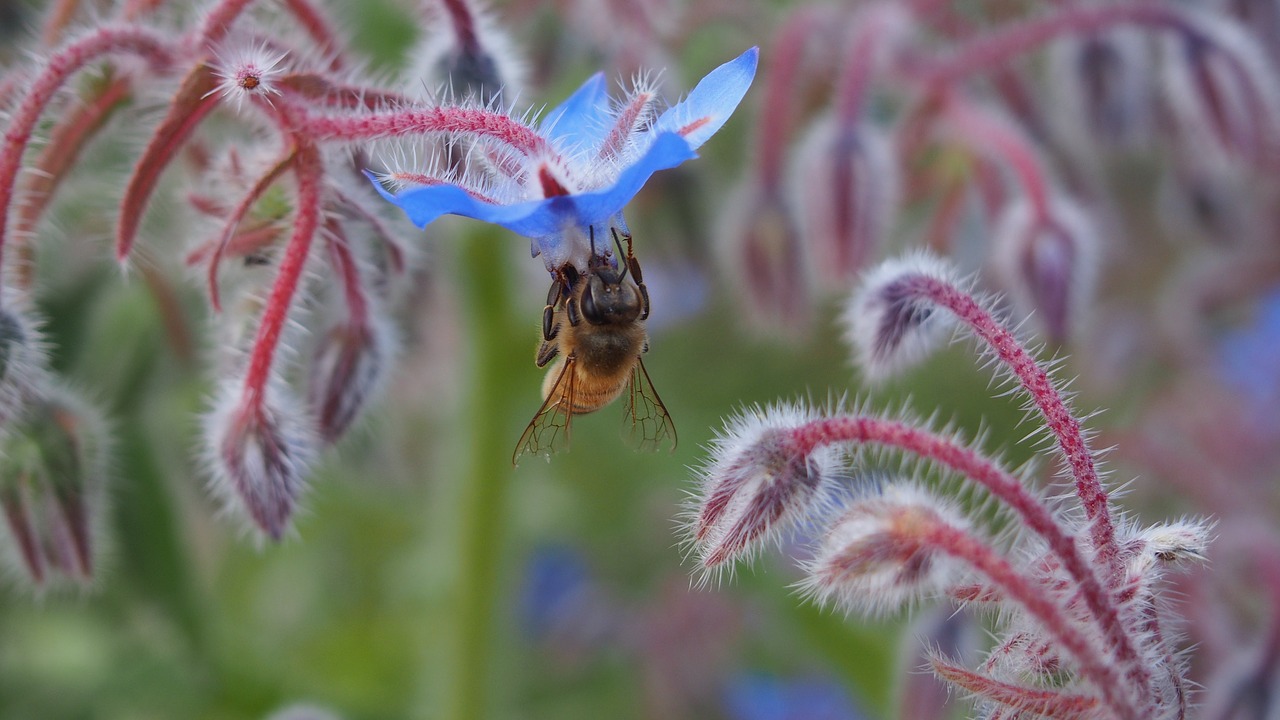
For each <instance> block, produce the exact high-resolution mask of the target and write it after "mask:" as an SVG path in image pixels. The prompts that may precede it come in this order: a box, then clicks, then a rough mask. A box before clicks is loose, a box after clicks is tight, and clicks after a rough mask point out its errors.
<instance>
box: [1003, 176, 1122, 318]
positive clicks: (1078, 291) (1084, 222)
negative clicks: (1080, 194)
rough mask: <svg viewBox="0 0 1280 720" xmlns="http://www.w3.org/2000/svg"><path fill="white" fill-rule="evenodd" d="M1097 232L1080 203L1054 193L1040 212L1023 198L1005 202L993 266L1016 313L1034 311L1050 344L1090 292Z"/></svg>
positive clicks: (1095, 271) (1078, 312) (1095, 270)
mask: <svg viewBox="0 0 1280 720" xmlns="http://www.w3.org/2000/svg"><path fill="white" fill-rule="evenodd" d="M1098 244H1099V243H1098V233H1097V230H1096V227H1095V225H1094V223H1093V221H1092V220H1091V219H1090V218H1089V215H1088V214H1087V213H1086V212H1085V211H1084V209H1083V208H1082V207H1080V206H1079V205H1077V204H1076V203H1075V202H1073V201H1072V200H1071V199H1070V198H1067V197H1065V196H1062V195H1055V196H1054V197H1053V199H1052V200H1051V202H1050V203H1049V205H1048V207H1047V208H1046V209H1045V212H1044V213H1043V214H1041V213H1037V212H1036V210H1035V208H1034V206H1033V205H1032V204H1031V203H1030V202H1028V201H1026V200H1017V201H1014V202H1011V203H1009V204H1008V205H1007V206H1005V209H1004V211H1003V212H1002V213H1001V215H1000V218H999V219H998V220H997V222H996V229H995V237H994V239H993V241H992V256H993V264H994V265H995V269H996V271H997V273H999V275H1000V278H1001V280H1002V281H1003V282H1004V284H1005V286H1006V287H1007V288H1008V289H1009V294H1010V296H1011V297H1012V298H1013V301H1014V303H1016V304H1017V306H1018V311H1019V314H1020V315H1034V316H1035V317H1036V318H1038V319H1039V321H1040V324H1041V325H1042V326H1043V329H1044V332H1045V334H1046V335H1047V336H1048V337H1049V339H1050V340H1053V341H1054V342H1063V341H1065V340H1066V339H1067V338H1068V337H1069V336H1070V331H1071V328H1072V326H1073V325H1074V324H1075V323H1077V322H1078V320H1079V318H1080V317H1081V315H1082V314H1083V313H1084V311H1085V309H1086V307H1087V305H1088V302H1089V300H1090V299H1091V298H1092V296H1093V290H1094V286H1095V285H1096V284H1097V276H1098V263H1099V259H1098Z"/></svg>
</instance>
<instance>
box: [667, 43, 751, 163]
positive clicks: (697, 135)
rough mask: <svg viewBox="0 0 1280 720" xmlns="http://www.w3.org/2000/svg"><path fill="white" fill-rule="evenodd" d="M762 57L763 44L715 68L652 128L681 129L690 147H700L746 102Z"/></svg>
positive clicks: (678, 131) (668, 130)
mask: <svg viewBox="0 0 1280 720" xmlns="http://www.w3.org/2000/svg"><path fill="white" fill-rule="evenodd" d="M759 59H760V48H754V47H753V48H751V49H750V50H748V51H746V52H744V53H742V54H741V55H739V56H738V57H737V59H735V60H730V61H729V62H727V63H725V64H723V65H721V66H720V67H718V68H716V69H715V70H712V71H711V72H710V73H708V74H707V76H706V77H704V78H702V80H701V81H700V82H699V83H698V85H697V87H695V88H694V89H693V92H691V93H689V97H687V98H685V100H684V102H681V103H678V104H676V105H674V106H673V107H671V108H670V109H668V110H667V111H666V112H664V113H662V115H660V116H659V117H658V119H657V121H655V122H654V124H653V130H652V132H655V133H660V132H674V133H680V134H681V135H683V136H684V139H685V140H687V141H688V143H689V146H690V147H692V148H693V149H695V150H696V149H698V147H699V146H701V145H702V143H704V142H706V141H707V139H708V138H710V137H711V136H712V135H714V134H715V133H716V131H717V130H719V129H720V128H721V127H722V126H723V125H724V123H725V121H726V120H728V119H729V116H730V115H732V114H733V111H734V109H736V108H737V107H738V103H740V102H742V98H743V96H744V95H746V94H747V89H748V88H750V87H751V81H752V80H754V79H755V76H756V65H757V63H758V62H759ZM690 128H691V129H690ZM682 130H684V132H681V131H682Z"/></svg>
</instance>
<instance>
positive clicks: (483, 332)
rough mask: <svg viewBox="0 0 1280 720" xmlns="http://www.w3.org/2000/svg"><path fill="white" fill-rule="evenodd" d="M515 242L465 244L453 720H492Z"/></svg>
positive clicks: (514, 339) (519, 339)
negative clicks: (465, 403)
mask: <svg viewBox="0 0 1280 720" xmlns="http://www.w3.org/2000/svg"><path fill="white" fill-rule="evenodd" d="M508 241H510V238H504V237H497V233H496V232H484V233H483V234H481V235H480V236H479V237H470V238H466V240H465V241H464V242H463V245H462V248H461V250H460V252H459V253H458V259H459V261H460V262H459V264H458V268H457V272H458V284H459V293H460V295H461V298H462V304H463V312H464V313H465V314H466V316H467V319H468V320H469V322H468V323H467V327H468V328H469V329H470V332H471V353H470V356H469V357H468V358H467V361H466V365H467V367H468V368H469V369H470V371H471V379H470V383H471V387H470V393H469V395H468V397H469V399H470V402H469V405H470V411H471V416H470V422H469V428H468V431H469V432H468V435H469V438H470V442H469V444H468V445H467V446H466V447H467V452H468V454H469V457H468V461H467V466H466V467H467V469H466V470H465V471H464V472H463V473H462V477H463V478H464V479H463V481H462V482H463V484H462V486H461V488H459V493H458V503H459V505H458V510H459V513H458V522H459V527H458V536H457V545H456V547H457V552H458V555H457V557H458V563H459V565H458V576H457V587H456V593H455V595H454V599H455V603H456V604H455V605H454V607H452V608H451V612H450V613H449V617H450V618H452V619H453V620H454V625H453V629H452V632H454V633H455V635H454V637H453V638H452V644H451V645H450V647H449V648H448V651H449V653H450V657H451V659H452V662H451V663H450V664H451V665H452V667H451V671H452V673H453V677H452V684H451V687H449V688H448V689H447V697H446V702H445V705H444V709H445V712H444V714H443V717H444V718H445V719H446V720H478V719H479V718H483V717H485V716H486V708H485V697H486V695H487V694H488V691H489V690H490V689H491V688H492V685H491V684H490V683H489V673H490V670H491V668H492V666H493V654H494V653H493V649H494V634H495V633H494V628H495V624H496V623H495V620H496V618H495V609H496V606H497V598H498V594H499V589H500V580H501V577H500V573H499V569H500V561H501V558H502V550H503V547H504V541H505V538H506V533H505V529H506V527H507V526H508V525H509V523H508V520H507V512H508V507H507V488H508V483H509V482H510V479H511V475H512V471H511V461H510V459H509V458H510V457H511V444H512V443H514V442H515V438H513V437H508V436H507V432H506V430H507V428H508V427H509V425H510V423H508V422H507V419H508V418H509V417H510V416H511V413H512V412H514V411H515V408H514V407H513V405H512V402H513V401H512V400H511V399H510V395H511V393H510V392H509V388H508V387H507V386H508V384H509V383H510V378H511V377H512V376H513V370H514V369H515V368H516V367H517V366H518V358H523V357H525V354H524V353H522V352H513V350H515V349H518V348H520V346H521V344H522V343H523V341H525V340H526V337H525V335H524V334H523V333H522V332H521V331H520V329H519V328H516V327H513V323H512V322H511V318H510V317H509V312H508V307H509V300H510V283H511V275H510V268H509V266H508V265H509V263H508V259H509V258H508V255H509V254H508V253H507V252H506V250H507V249H508V248H506V247H503V246H501V245H499V243H505V242H508Z"/></svg>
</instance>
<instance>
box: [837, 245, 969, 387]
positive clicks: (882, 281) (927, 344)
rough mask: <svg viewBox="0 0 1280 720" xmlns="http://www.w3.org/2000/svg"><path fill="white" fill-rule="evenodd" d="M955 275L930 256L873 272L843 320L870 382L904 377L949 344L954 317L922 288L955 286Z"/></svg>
mask: <svg viewBox="0 0 1280 720" xmlns="http://www.w3.org/2000/svg"><path fill="white" fill-rule="evenodd" d="M953 275H954V273H953V272H952V270H951V267H950V265H948V264H947V263H946V262H944V261H942V260H940V259H938V258H936V257H934V256H932V255H928V254H925V253H916V254H913V255H908V256H905V257H902V258H894V259H891V260H886V261H885V262H882V263H880V265H878V266H876V267H875V268H874V269H872V270H870V271H868V272H867V274H866V276H865V277H864V278H863V280H862V284H861V286H860V287H859V289H858V290H857V291H855V292H854V294H853V296H852V297H850V298H849V301H848V303H847V304H846V306H845V311H844V313H843V317H842V320H843V324H844V327H845V336H846V338H847V339H848V341H849V344H850V345H851V346H852V347H853V350H854V353H855V355H856V356H857V359H858V364H859V366H860V367H861V368H862V371H863V373H864V374H865V375H866V377H867V378H868V379H870V380H880V379H884V378H887V377H889V376H892V375H894V374H896V373H899V372H901V371H903V370H905V369H907V368H909V367H911V366H913V365H915V364H917V363H919V362H920V361H921V360H923V359H924V358H926V357H927V356H928V355H929V354H931V353H932V352H934V351H935V350H936V349H937V348H938V347H939V346H940V345H942V344H943V343H944V342H946V340H947V338H948V337H949V336H950V334H951V331H952V329H953V327H954V321H953V319H952V316H951V315H950V314H949V313H946V312H940V311H939V310H938V309H937V308H936V307H934V305H933V303H932V302H931V301H929V300H928V299H927V298H925V297H924V296H923V295H922V294H921V283H922V281H927V280H941V281H943V282H945V283H947V284H950V285H954V284H956V283H955V280H954V278H953Z"/></svg>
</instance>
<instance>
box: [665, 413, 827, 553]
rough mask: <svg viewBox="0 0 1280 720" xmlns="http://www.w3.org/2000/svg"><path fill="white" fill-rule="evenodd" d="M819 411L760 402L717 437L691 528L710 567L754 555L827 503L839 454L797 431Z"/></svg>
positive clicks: (701, 481)
mask: <svg viewBox="0 0 1280 720" xmlns="http://www.w3.org/2000/svg"><path fill="white" fill-rule="evenodd" d="M812 417H813V413H812V411H810V410H807V409H805V408H801V407H794V406H793V407H786V406H777V407H771V408H755V409H754V410H748V411H746V412H744V413H741V414H739V415H737V416H736V417H733V418H731V419H730V420H728V421H727V422H726V427H725V429H724V430H723V431H722V432H721V433H720V435H719V436H718V437H717V438H716V439H715V440H713V441H712V445H711V459H710V461H709V462H708V463H707V465H706V466H705V467H703V468H702V469H701V471H700V472H699V490H698V491H697V493H696V498H695V499H696V504H695V505H694V507H693V513H692V514H693V522H692V527H691V528H690V529H691V533H690V534H691V535H692V537H693V546H694V550H695V552H696V553H697V555H698V558H699V560H700V563H701V565H702V567H703V569H704V570H710V569H713V568H716V567H718V566H721V565H723V564H724V563H726V562H730V561H732V560H735V559H737V558H739V557H742V556H744V555H749V554H750V553H752V552H753V551H755V550H756V549H758V548H759V547H760V546H761V545H762V544H763V543H764V542H765V541H766V540H767V539H768V538H773V537H777V536H778V535H779V534H780V533H783V532H785V531H787V530H788V529H790V528H792V527H794V525H795V524H796V523H797V522H798V521H800V520H802V519H804V518H806V517H807V516H810V515H811V514H813V513H814V511H815V510H816V509H818V508H819V506H820V504H821V499H822V497H823V494H824V492H825V491H827V490H828V489H829V488H828V487H827V485H828V483H830V482H831V478H832V476H833V475H834V473H835V471H836V459H837V458H836V456H835V454H834V452H833V451H832V450H830V449H817V450H815V449H814V448H813V447H811V446H808V445H806V444H805V443H804V442H803V439H802V438H801V437H799V436H798V435H797V434H796V433H795V432H792V431H793V430H794V428H796V427H797V426H799V425H802V424H804V423H805V422H807V421H809V420H811V419H812Z"/></svg>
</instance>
